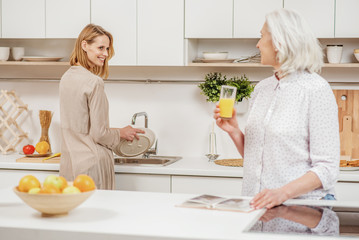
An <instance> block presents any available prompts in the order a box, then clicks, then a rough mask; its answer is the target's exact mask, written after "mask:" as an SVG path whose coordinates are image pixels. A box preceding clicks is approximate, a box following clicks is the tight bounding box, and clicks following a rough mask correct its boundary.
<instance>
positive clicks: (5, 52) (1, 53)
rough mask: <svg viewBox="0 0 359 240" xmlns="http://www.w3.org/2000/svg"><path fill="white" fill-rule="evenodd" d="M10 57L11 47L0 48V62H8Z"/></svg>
mask: <svg viewBox="0 0 359 240" xmlns="http://www.w3.org/2000/svg"><path fill="white" fill-rule="evenodd" d="M9 56H10V48H9V47H0V61H7V60H8V59H9Z"/></svg>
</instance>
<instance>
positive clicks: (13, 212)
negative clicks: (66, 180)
mask: <svg viewBox="0 0 359 240" xmlns="http://www.w3.org/2000/svg"><path fill="white" fill-rule="evenodd" d="M0 196H1V197H0V238H1V239H7V240H8V239H16V240H21V239H36V240H41V239H46V240H49V239H54V240H57V239H86V240H92V239H309V238H310V237H313V236H300V235H299V236H294V235H283V234H281V235H279V234H259V233H246V232H244V231H245V230H246V228H248V227H249V226H250V225H251V224H253V223H254V222H255V221H256V220H258V219H259V218H260V216H261V215H262V214H263V213H264V210H256V211H253V212H250V213H239V212H227V211H217V210H203V209H192V208H180V207H176V205H177V204H180V203H182V202H183V201H185V200H186V199H188V198H190V197H194V196H195V195H193V194H169V193H149V192H128V191H104V190H96V192H95V193H94V194H93V195H92V196H91V197H90V198H89V199H88V200H87V201H86V202H84V203H83V204H82V205H80V206H79V207H77V208H76V209H74V210H72V211H70V212H69V214H68V215H62V216H58V217H42V215H41V213H39V212H37V211H36V210H34V209H32V208H30V207H29V206H27V205H26V204H25V203H23V202H22V201H21V199H20V198H18V197H17V196H16V195H15V193H13V191H12V189H10V188H6V189H1V190H0ZM296 201H299V200H296ZM302 202H303V201H302ZM307 202H308V201H307ZM309 203H310V202H309ZM315 203H316V204H318V203H319V204H322V205H326V204H334V205H339V206H340V205H342V206H349V205H350V206H359V202H337V201H316V202H315ZM312 204H313V202H312ZM317 239H335V237H317Z"/></svg>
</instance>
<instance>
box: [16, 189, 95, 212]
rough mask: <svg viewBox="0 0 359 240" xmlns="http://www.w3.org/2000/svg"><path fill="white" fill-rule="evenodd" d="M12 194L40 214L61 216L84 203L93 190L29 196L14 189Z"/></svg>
mask: <svg viewBox="0 0 359 240" xmlns="http://www.w3.org/2000/svg"><path fill="white" fill-rule="evenodd" d="M14 192H15V194H16V195H17V196H18V197H19V198H21V200H23V201H24V202H25V203H26V204H27V205H29V206H30V207H32V208H34V209H36V210H37V211H39V212H41V213H42V214H45V215H62V214H67V213H68V212H69V211H71V210H72V209H74V208H76V207H77V206H79V205H80V204H81V203H83V202H84V201H86V199H87V198H89V197H90V196H91V195H92V194H93V193H94V192H95V190H93V191H89V192H81V193H74V194H61V193H58V194H40V193H39V194H29V193H27V192H20V191H19V189H18V188H17V187H14Z"/></svg>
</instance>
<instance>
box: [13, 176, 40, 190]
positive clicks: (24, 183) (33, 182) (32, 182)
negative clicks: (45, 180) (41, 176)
mask: <svg viewBox="0 0 359 240" xmlns="http://www.w3.org/2000/svg"><path fill="white" fill-rule="evenodd" d="M39 187H41V183H40V181H39V180H38V179H37V178H36V177H34V176H32V175H26V176H24V177H22V178H21V179H20V182H19V187H18V188H19V191H20V192H28V191H29V190H30V189H31V188H39Z"/></svg>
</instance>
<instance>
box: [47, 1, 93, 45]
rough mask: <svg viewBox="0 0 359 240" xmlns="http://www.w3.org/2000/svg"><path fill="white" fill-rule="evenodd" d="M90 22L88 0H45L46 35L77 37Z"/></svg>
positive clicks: (49, 36)
mask: <svg viewBox="0 0 359 240" xmlns="http://www.w3.org/2000/svg"><path fill="white" fill-rule="evenodd" d="M89 23H90V0H76V1H73V0H61V1H59V0H46V37H47V38H77V37H78V35H79V33H80V32H81V30H82V29H83V28H84V27H85V26H86V25H87V24H89Z"/></svg>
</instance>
